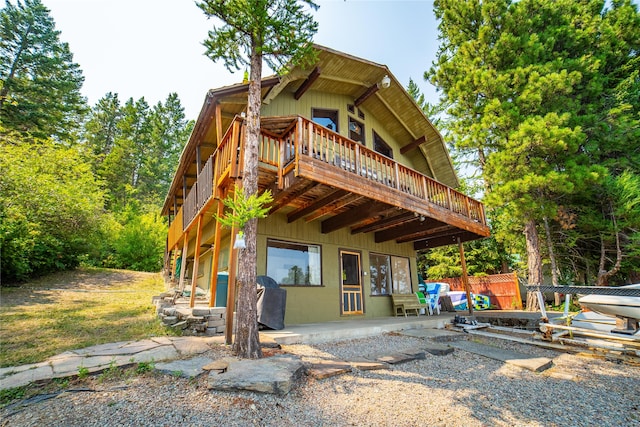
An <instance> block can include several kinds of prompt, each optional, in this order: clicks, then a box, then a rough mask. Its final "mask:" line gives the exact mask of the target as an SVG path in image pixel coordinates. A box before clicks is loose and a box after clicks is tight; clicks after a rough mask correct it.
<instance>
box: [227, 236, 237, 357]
mask: <svg viewBox="0 0 640 427" xmlns="http://www.w3.org/2000/svg"><path fill="white" fill-rule="evenodd" d="M230 237H231V238H230V239H229V284H228V285H227V313H226V314H227V318H226V320H225V326H224V336H225V343H226V344H227V345H231V344H233V312H234V311H235V307H236V265H237V261H238V251H237V250H235V249H234V248H233V245H235V243H236V228H235V227H233V228H231V236H230Z"/></svg>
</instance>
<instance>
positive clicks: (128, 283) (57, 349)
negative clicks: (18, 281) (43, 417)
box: [0, 268, 175, 367]
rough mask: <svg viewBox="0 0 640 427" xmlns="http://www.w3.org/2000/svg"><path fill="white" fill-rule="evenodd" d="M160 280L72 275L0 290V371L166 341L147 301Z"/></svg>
mask: <svg viewBox="0 0 640 427" xmlns="http://www.w3.org/2000/svg"><path fill="white" fill-rule="evenodd" d="M164 290H165V287H164V282H163V280H162V277H161V275H160V274H153V273H140V272H133V271H123V270H106V269H86V268H85V269H78V270H74V271H70V272H63V273H57V274H53V275H51V276H47V277H44V278H42V279H39V280H37V281H33V282H29V283H25V284H23V285H21V286H20V287H1V288H0V325H1V327H0V367H7V366H18V365H23V364H27V363H37V362H42V361H44V360H46V359H47V358H49V357H51V356H53V355H56V354H59V353H62V352H64V351H68V350H74V349H79V348H84V347H89V346H93V345H98V344H104V343H110V342H118V341H129V340H140V339H144V338H149V337H152V336H162V335H172V334H175V332H174V331H172V330H169V329H168V328H165V327H164V326H163V325H162V324H161V322H160V321H159V320H158V318H157V316H156V312H155V306H154V305H152V304H151V297H152V296H154V295H158V294H160V293H161V292H163V291H164Z"/></svg>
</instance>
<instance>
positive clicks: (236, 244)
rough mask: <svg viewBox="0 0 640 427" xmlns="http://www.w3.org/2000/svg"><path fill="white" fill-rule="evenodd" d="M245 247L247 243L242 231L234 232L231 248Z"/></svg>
mask: <svg viewBox="0 0 640 427" xmlns="http://www.w3.org/2000/svg"><path fill="white" fill-rule="evenodd" d="M246 247H247V244H246V243H245V241H244V233H243V232H242V231H238V234H236V241H235V242H233V249H244V248H246Z"/></svg>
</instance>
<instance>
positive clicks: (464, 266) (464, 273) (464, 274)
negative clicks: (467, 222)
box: [458, 237, 473, 316]
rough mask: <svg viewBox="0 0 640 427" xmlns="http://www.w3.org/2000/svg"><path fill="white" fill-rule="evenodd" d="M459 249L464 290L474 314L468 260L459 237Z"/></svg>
mask: <svg viewBox="0 0 640 427" xmlns="http://www.w3.org/2000/svg"><path fill="white" fill-rule="evenodd" d="M458 249H459V250H460V263H461V264H462V283H464V290H465V292H466V293H467V308H468V309H469V316H472V315H473V301H471V289H469V277H468V276H467V262H466V261H465V259H464V247H463V246H462V242H461V241H460V238H459V237H458Z"/></svg>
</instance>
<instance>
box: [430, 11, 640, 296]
mask: <svg viewBox="0 0 640 427" xmlns="http://www.w3.org/2000/svg"><path fill="white" fill-rule="evenodd" d="M435 12H436V16H437V17H438V19H439V20H440V24H439V31H440V40H441V46H440V50H439V53H438V57H437V60H436V62H435V63H434V65H433V67H432V68H431V70H429V72H428V73H426V75H427V77H429V78H430V79H431V80H432V81H433V82H434V83H435V84H436V85H438V86H439V88H440V89H442V91H443V93H444V98H445V100H446V101H447V102H448V103H450V108H449V110H448V113H449V114H450V115H451V117H452V118H453V120H452V126H451V130H452V132H453V133H454V135H455V140H456V142H457V144H459V146H460V147H462V148H464V149H472V150H475V152H476V155H477V162H478V165H479V166H480V167H481V168H482V170H483V174H484V178H485V180H486V182H487V197H486V199H485V200H486V202H487V204H488V205H489V206H490V207H494V208H496V209H497V212H498V213H499V215H500V216H501V217H502V219H503V221H498V222H500V223H503V224H504V225H506V227H504V228H503V229H502V230H498V236H499V237H501V238H503V239H505V240H506V239H513V238H514V237H515V236H514V235H513V233H514V231H516V230H518V232H520V233H524V236H525V240H526V247H527V250H526V252H527V259H528V276H529V277H528V279H529V283H531V284H540V283H541V282H542V252H543V251H542V250H541V245H540V237H539V234H538V228H539V227H540V226H541V225H542V223H543V221H544V219H545V218H558V213H559V211H560V210H561V207H562V206H563V205H567V204H571V203H572V200H574V199H575V198H576V197H578V196H582V195H584V194H586V193H587V192H588V191H589V188H592V186H593V185H596V186H598V185H601V184H602V183H604V182H605V178H606V176H607V174H608V173H610V170H608V168H607V167H606V165H605V164H603V163H602V162H599V161H594V160H595V159H594V156H593V155H594V153H596V152H603V151H609V147H610V145H609V144H607V143H606V137H605V136H604V135H603V133H602V132H598V131H596V132H594V127H596V125H597V124H598V123H601V122H603V119H604V117H602V113H603V112H606V111H607V108H606V107H605V106H604V105H602V101H603V100H604V99H608V98H609V97H610V95H611V92H610V91H611V89H612V87H613V86H616V85H617V84H618V83H617V82H618V81H619V80H620V79H626V78H627V77H628V76H629V73H630V72H631V71H630V69H629V67H626V69H627V71H626V72H625V71H623V70H624V69H625V67H621V66H620V65H623V64H625V65H626V64H629V62H633V61H634V58H636V57H637V52H638V49H637V41H638V40H639V38H638V37H637V29H636V28H637V24H636V22H637V10H636V8H635V6H634V5H632V4H630V2H629V1H614V2H613V3H612V8H611V10H606V9H605V3H604V2H603V1H594V2H575V1H570V0H558V1H551V0H523V1H519V2H513V3H512V2H510V1H506V0H486V1H479V0H474V1H467V2H459V1H455V0H438V1H436V2H435ZM612 16H617V17H618V18H617V21H618V23H620V25H618V31H619V33H618V36H614V34H615V32H614V31H611V30H610V29H609V28H608V27H609V24H608V22H609V20H610V17H612ZM625 32H627V34H624V33H625ZM616 37H620V41H619V42H618V43H614V40H615V39H616ZM634 37H635V39H634ZM632 40H635V44H634V43H633V42H632ZM616 64H617V65H616ZM627 130H628V128H627ZM501 234H502V235H501Z"/></svg>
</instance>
